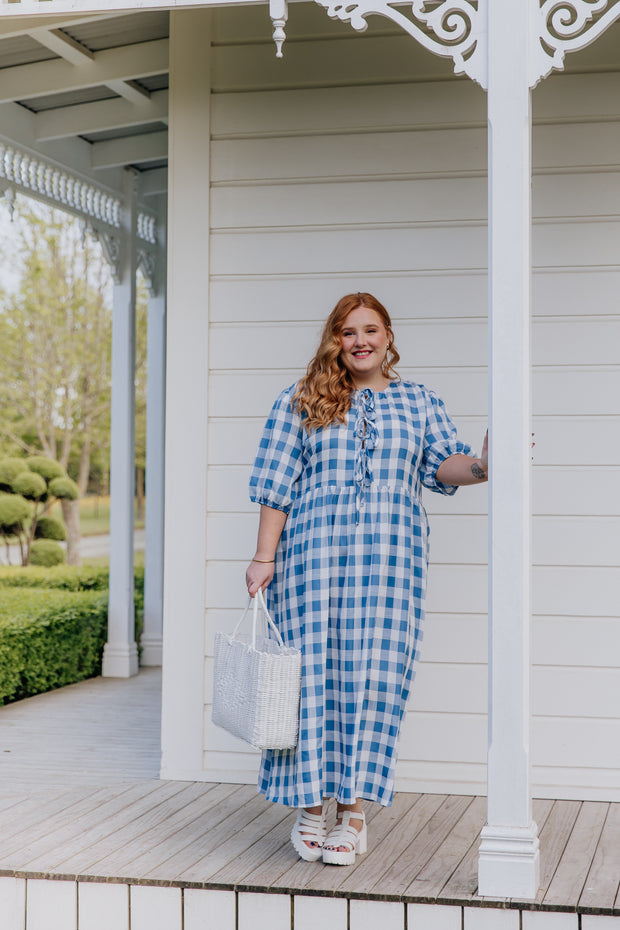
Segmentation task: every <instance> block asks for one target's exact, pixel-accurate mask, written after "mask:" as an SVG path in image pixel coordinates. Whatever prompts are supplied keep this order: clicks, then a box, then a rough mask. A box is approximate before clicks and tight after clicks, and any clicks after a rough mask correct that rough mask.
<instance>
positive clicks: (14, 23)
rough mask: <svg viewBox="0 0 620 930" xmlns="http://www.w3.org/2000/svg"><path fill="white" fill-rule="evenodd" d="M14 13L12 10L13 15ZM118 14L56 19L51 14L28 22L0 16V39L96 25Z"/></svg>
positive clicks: (88, 14)
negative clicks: (88, 24)
mask: <svg viewBox="0 0 620 930" xmlns="http://www.w3.org/2000/svg"><path fill="white" fill-rule="evenodd" d="M0 13H1V8H0ZM12 13H13V11H12V10H11V14H12ZM118 15H119V14H118V13H83V14H78V15H77V16H75V15H74V16H69V15H65V16H58V17H57V18H54V17H52V16H50V15H49V14H47V15H45V16H29V18H28V21H27V22H26V21H25V20H24V19H22V18H21V17H16V16H13V15H11V16H2V15H0V38H2V39H10V38H14V37H15V36H23V35H24V33H26V32H30V31H31V30H32V29H39V28H41V29H70V28H71V27H72V26H82V25H84V24H85V23H94V22H98V21H100V20H104V19H112V18H113V17H116V16H118Z"/></svg>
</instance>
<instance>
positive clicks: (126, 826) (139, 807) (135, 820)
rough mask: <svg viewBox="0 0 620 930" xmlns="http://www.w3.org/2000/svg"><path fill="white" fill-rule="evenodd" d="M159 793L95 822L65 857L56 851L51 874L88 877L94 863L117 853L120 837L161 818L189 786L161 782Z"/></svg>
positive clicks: (181, 783) (142, 798)
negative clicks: (84, 841) (83, 840)
mask: <svg viewBox="0 0 620 930" xmlns="http://www.w3.org/2000/svg"><path fill="white" fill-rule="evenodd" d="M160 784H161V785H162V789H163V790H162V789H160V790H158V791H155V792H152V793H149V794H148V795H146V796H142V797H137V798H136V799H135V800H131V801H130V803H128V804H127V805H126V806H125V807H123V808H122V809H121V810H119V811H118V812H117V813H116V814H113V815H111V816H110V817H103V818H96V819H94V820H93V822H92V824H91V825H90V827H89V828H88V836H87V841H88V842H87V844H86V846H85V847H84V846H82V847H81V848H79V849H78V850H73V849H72V850H71V851H70V852H69V855H68V856H67V855H65V854H64V850H62V849H61V850H60V856H61V858H60V859H59V860H58V861H56V863H55V865H54V871H57V872H60V873H63V874H67V875H71V874H74V873H76V874H77V873H78V872H83V873H84V874H88V873H89V871H90V869H91V868H92V866H93V865H94V863H95V862H98V861H99V860H100V859H102V858H103V856H105V855H108V854H109V853H110V852H112V851H114V850H116V849H118V847H119V844H120V843H122V842H123V839H122V838H123V837H125V838H126V837H127V836H128V835H133V831H134V830H135V831H136V832H137V831H138V830H139V829H140V827H141V826H142V825H143V824H144V823H145V822H146V823H147V824H149V823H151V822H153V821H156V820H157V818H159V817H161V816H165V812H166V811H167V808H166V804H167V802H174V799H175V797H177V795H181V797H182V798H183V797H184V795H185V793H186V792H187V791H188V789H190V788H191V785H192V784H193V783H188V782H181V781H180V782H161V783H160Z"/></svg>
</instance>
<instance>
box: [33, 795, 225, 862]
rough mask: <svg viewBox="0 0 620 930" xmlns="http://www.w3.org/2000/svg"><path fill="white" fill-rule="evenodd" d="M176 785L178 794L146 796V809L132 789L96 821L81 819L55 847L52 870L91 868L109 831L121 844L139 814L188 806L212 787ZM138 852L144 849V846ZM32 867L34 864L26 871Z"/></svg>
mask: <svg viewBox="0 0 620 930" xmlns="http://www.w3.org/2000/svg"><path fill="white" fill-rule="evenodd" d="M178 784H179V785H180V786H181V790H180V791H178V792H175V793H174V794H171V795H165V796H164V795H162V794H161V793H155V792H153V793H150V795H148V796H147V797H149V801H150V803H148V802H147V804H146V805H145V804H144V803H143V801H142V798H143V796H142V795H141V794H140V793H139V791H138V789H137V787H136V789H135V790H132V791H130V792H128V793H127V795H126V796H124V797H123V798H122V799H121V798H119V802H118V804H113V803H112V804H108V805H105V807H103V808H102V809H101V811H99V812H97V816H96V817H94V818H91V819H88V818H83V819H82V820H81V821H80V823H78V824H75V825H73V827H72V829H71V831H70V833H67V835H66V836H64V837H63V839H62V843H59V844H58V852H57V853H56V856H55V859H54V861H53V865H52V868H54V869H58V870H60V869H65V868H67V867H68V866H70V865H71V864H73V863H75V862H78V861H83V862H84V863H86V862H87V861H88V862H90V863H91V864H92V859H93V857H94V856H96V855H97V854H98V852H99V851H101V845H100V843H101V840H102V839H103V840H104V841H105V840H106V838H107V836H109V835H110V833H111V831H112V830H114V829H115V828H117V829H118V834H119V841H120V842H122V841H123V839H124V838H126V837H127V833H128V832H129V831H128V830H125V831H124V832H123V830H122V827H123V826H124V824H125V823H126V822H129V823H131V825H132V827H131V828H129V829H130V830H132V828H133V827H134V823H135V820H134V819H135V818H136V817H138V816H139V814H140V811H141V810H142V811H146V810H149V811H150V810H155V809H157V810H159V811H160V812H161V810H162V807H163V808H164V809H165V810H171V811H172V812H174V810H176V807H177V806H178V807H180V808H182V807H183V806H184V805H186V804H188V803H190V801H191V798H192V797H193V796H194V795H196V794H201V795H203V794H205V793H207V792H208V790H209V789H210V788H211V787H212V786H208V788H206V789H205V787H202V788H197V787H196V786H195V784H194V783H188V782H179V783H178ZM121 802H123V803H122V804H121ZM135 835H136V837H138V838H140V837H142V833H141V832H140V830H139V829H138V828H137V827H136V828H135ZM133 836H134V833H133V830H132V832H131V837H132V838H133ZM136 841H138V840H136ZM130 843H131V841H130V840H127V841H126V842H125V843H124V845H123V850H125V851H127V849H128V847H129V845H130ZM142 848H143V849H144V846H143V847H142ZM48 858H49V857H48ZM33 866H34V864H32V865H30V866H29V867H33ZM27 867H28V866H27Z"/></svg>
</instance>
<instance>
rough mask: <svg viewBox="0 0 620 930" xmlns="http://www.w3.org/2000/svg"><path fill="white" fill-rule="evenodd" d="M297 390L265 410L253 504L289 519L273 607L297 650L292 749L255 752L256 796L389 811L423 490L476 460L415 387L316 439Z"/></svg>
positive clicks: (357, 400) (271, 592)
mask: <svg viewBox="0 0 620 930" xmlns="http://www.w3.org/2000/svg"><path fill="white" fill-rule="evenodd" d="M294 389H295V385H293V386H292V387H290V388H288V389H287V390H285V391H283V392H282V393H281V394H280V396H279V397H278V399H277V400H276V402H275V404H274V406H273V409H272V411H271V414H270V416H269V419H268V421H267V424H266V426H265V430H264V433H263V436H262V439H261V442H260V447H259V451H258V455H257V457H256V462H255V464H254V469H253V471H252V477H251V480H250V496H251V498H252V500H253V501H257V502H258V503H261V504H266V505H267V506H269V507H275V508H277V509H278V510H282V511H284V512H286V513H288V518H287V521H286V524H285V526H284V531H283V533H282V536H281V539H280V543H279V545H278V549H277V552H276V564H275V575H274V579H273V581H272V583H271V585H270V586H269V588H268V600H269V603H270V608H271V609H272V611H273V613H274V615H275V619H276V622H277V624H278V626H279V629H280V631H281V633H282V636H283V638H284V640H285V642H288V643H290V644H294V645H295V646H296V647H298V648H300V649H301V650H302V655H303V659H302V691H301V713H300V732H299V742H298V745H297V748H296V749H293V750H269V751H267V752H264V753H263V758H262V764H261V768H260V774H259V783H258V790H259V791H261V792H262V793H263V794H264V795H265V796H266V797H267V798H268V799H269V800H271V801H278V802H280V803H283V804H288V805H290V806H292V807H311V806H314V805H318V804H321V803H322V801H323V798H327V797H334V798H336V799H337V800H338V801H339V802H340V803H342V804H352V803H353V802H354V801H355V799H356V798H366V799H368V800H372V801H378V802H379V803H380V804H384V805H389V804H391V801H392V793H393V784H394V766H395V763H396V751H397V742H398V734H399V729H400V724H401V720H402V718H403V714H404V711H405V705H406V703H407V698H408V696H409V692H410V689H411V683H412V680H413V666H414V661H415V659H416V657H417V653H418V649H419V644H420V641H421V638H422V624H423V619H424V597H425V592H426V572H427V541H428V523H427V519H426V512H425V510H424V508H423V506H422V502H421V490H422V485H424V486H425V487H427V488H430V489H431V490H433V491H439V492H441V493H443V494H453V493H454V492H455V490H456V488H454V487H448V486H446V485H444V484H441V483H440V482H438V481H436V479H435V472H436V471H437V468H438V467H439V465H440V464H441V462H442V461H443V460H444V459H445V458H447V457H448V456H450V455H454V454H455V453H459V452H461V453H465V454H471V449H470V447H469V446H467V445H465V444H464V443H461V442H459V441H458V440H457V438H456V429H455V427H454V425H453V424H452V422H451V420H450V418H449V416H448V414H447V412H446V410H445V408H444V405H443V402H442V401H441V400H440V398H439V397H438V396H437V395H436V394H434V393H433V392H432V391H429V390H426V389H425V388H424V387H423V386H422V385H419V384H413V383H411V382H392V383H391V384H390V385H389V386H388V387H387V389H386V390H385V391H372V390H370V389H368V388H367V389H364V390H362V391H356V392H355V393H354V395H353V399H352V404H351V409H350V411H349V413H348V415H347V422H346V423H345V424H342V423H334V424H331V425H330V426H328V427H325V428H323V429H319V430H312V431H311V432H308V431H307V430H306V429H304V427H303V425H302V422H301V420H300V417H299V415H298V414H297V413H296V412H293V411H292V410H291V398H292V395H293V393H294Z"/></svg>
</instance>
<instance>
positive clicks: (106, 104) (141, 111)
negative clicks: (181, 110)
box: [34, 90, 168, 142]
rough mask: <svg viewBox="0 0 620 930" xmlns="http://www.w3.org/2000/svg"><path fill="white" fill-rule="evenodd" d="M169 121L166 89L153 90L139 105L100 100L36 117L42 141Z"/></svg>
mask: <svg viewBox="0 0 620 930" xmlns="http://www.w3.org/2000/svg"><path fill="white" fill-rule="evenodd" d="M167 121H168V91H167V90H156V91H153V93H152V94H151V96H150V99H149V100H144V101H142V102H141V103H140V104H139V105H135V104H132V103H129V101H128V100H97V101H95V102H94V103H79V104H76V105H75V106H73V107H62V108H61V109H58V110H44V111H43V112H42V113H37V114H36V115H35V116H34V124H35V134H36V138H37V139H38V140H39V141H40V142H45V141H48V140H50V139H63V138H66V137H67V136H81V135H85V134H87V133H90V132H104V131H106V130H109V129H124V128H130V127H131V126H139V125H141V124H142V123H154V122H160V123H161V122H167Z"/></svg>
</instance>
